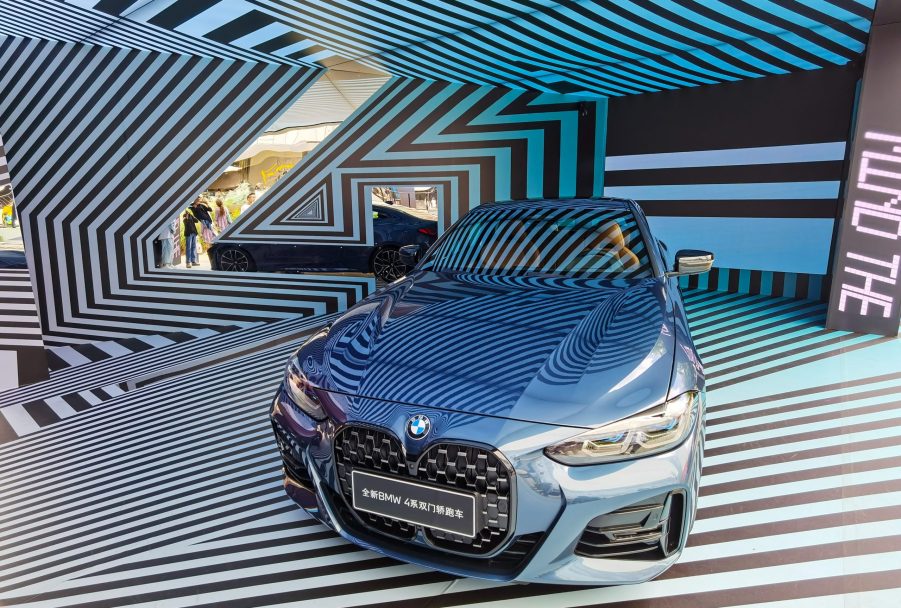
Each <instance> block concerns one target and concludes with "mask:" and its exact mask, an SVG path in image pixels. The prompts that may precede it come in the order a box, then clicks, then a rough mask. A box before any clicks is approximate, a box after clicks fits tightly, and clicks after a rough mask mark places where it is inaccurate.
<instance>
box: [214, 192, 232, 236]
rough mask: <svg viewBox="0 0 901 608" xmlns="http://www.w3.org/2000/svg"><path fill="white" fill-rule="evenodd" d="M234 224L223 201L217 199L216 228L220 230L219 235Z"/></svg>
mask: <svg viewBox="0 0 901 608" xmlns="http://www.w3.org/2000/svg"><path fill="white" fill-rule="evenodd" d="M231 223H232V217H231V215H229V213H228V209H227V208H226V207H225V205H223V204H222V199H221V198H217V199H216V228H218V229H219V233H220V234H221V233H222V231H223V230H225V229H226V228H228V225H229V224H231Z"/></svg>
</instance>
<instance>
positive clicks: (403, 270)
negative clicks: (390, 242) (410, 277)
mask: <svg viewBox="0 0 901 608" xmlns="http://www.w3.org/2000/svg"><path fill="white" fill-rule="evenodd" d="M409 271H410V267H409V266H407V265H406V264H403V263H401V261H400V252H399V251H398V249H397V247H382V248H380V249H379V250H378V251H376V252H375V255H374V256H372V273H373V274H374V275H375V276H376V278H379V279H381V280H383V281H389V282H390V281H396V280H397V279H399V278H401V277H402V276H404V275H406V274H407V272H409Z"/></svg>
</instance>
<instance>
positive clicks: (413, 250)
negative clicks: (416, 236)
mask: <svg viewBox="0 0 901 608" xmlns="http://www.w3.org/2000/svg"><path fill="white" fill-rule="evenodd" d="M398 253H399V254H400V263H401V264H403V265H404V266H416V264H417V263H419V258H421V257H422V245H404V246H403V247H401V248H400V250H399V251H398Z"/></svg>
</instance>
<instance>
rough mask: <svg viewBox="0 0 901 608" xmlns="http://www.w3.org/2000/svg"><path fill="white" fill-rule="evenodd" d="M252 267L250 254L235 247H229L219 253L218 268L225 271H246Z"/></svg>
mask: <svg viewBox="0 0 901 608" xmlns="http://www.w3.org/2000/svg"><path fill="white" fill-rule="evenodd" d="M253 269H254V265H253V260H252V259H251V258H250V254H249V253H247V252H246V251H244V250H243V249H238V248H237V247H229V248H228V249H225V250H223V251H222V253H220V254H219V270H224V271H226V272H248V271H250V270H253Z"/></svg>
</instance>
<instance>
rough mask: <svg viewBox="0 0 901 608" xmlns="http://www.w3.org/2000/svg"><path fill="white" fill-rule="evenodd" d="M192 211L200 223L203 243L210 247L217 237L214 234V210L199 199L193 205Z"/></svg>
mask: <svg viewBox="0 0 901 608" xmlns="http://www.w3.org/2000/svg"><path fill="white" fill-rule="evenodd" d="M190 211H191V213H193V214H194V217H196V218H197V221H199V222H200V226H201V233H202V236H203V242H204V243H206V244H207V245H209V244H210V243H212V242H213V239H214V238H216V235H215V234H213V215H212V214H213V210H212V209H211V208H210V206H209V205H207V204H206V203H204V202H203V200H202V199H200V198H198V199H197V200H195V201H194V203H193V204H192V205H191V209H190Z"/></svg>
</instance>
